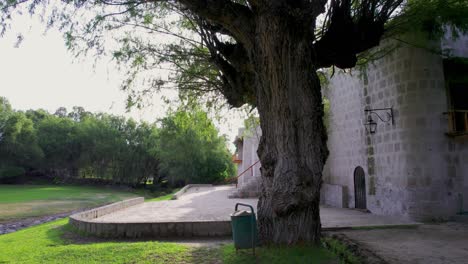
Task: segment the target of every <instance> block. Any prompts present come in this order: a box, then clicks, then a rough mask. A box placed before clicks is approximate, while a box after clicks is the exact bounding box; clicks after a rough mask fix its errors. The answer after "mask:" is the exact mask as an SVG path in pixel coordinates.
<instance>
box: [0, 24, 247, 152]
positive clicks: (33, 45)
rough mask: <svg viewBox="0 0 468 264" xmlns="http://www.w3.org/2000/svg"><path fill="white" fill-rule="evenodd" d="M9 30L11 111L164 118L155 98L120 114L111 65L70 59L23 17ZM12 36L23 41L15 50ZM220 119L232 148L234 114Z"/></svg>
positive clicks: (121, 96) (52, 36) (3, 47)
mask: <svg viewBox="0 0 468 264" xmlns="http://www.w3.org/2000/svg"><path fill="white" fill-rule="evenodd" d="M31 25H32V26H31ZM13 26H14V28H12V30H11V31H10V32H8V33H7V34H6V35H5V36H4V37H3V38H0V96H4V97H6V98H8V100H9V101H10V103H11V104H12V106H13V108H14V109H18V110H27V109H38V108H42V109H45V110H48V111H49V112H51V113H54V112H55V110H56V109H57V108H59V107H61V106H64V107H66V108H67V109H69V110H71V108H72V107H73V106H82V107H84V108H85V109H86V110H87V111H91V112H107V113H112V114H116V115H124V116H126V117H133V118H135V119H137V120H146V121H150V122H151V121H155V120H156V119H157V118H160V117H163V116H164V114H165V111H166V109H165V108H166V107H165V106H164V104H163V103H162V100H161V99H160V96H159V95H156V96H155V97H154V99H153V106H148V107H146V108H145V109H142V110H137V109H135V110H132V112H130V113H126V110H125V99H126V94H125V93H124V92H122V91H120V89H119V87H120V82H121V80H122V78H123V74H119V72H118V71H117V70H116V68H115V67H114V65H113V64H112V63H111V62H109V61H101V62H98V64H97V65H96V67H93V62H92V61H90V60H89V59H88V60H87V61H85V60H83V59H76V58H74V57H73V55H72V54H71V53H70V52H68V51H67V49H66V47H65V44H64V40H63V38H62V35H61V33H59V32H58V31H56V30H53V29H51V30H49V31H48V32H47V33H46V34H45V35H44V34H43V26H41V25H39V23H38V22H35V21H33V20H32V19H31V18H29V17H28V16H25V17H21V18H18V19H15V24H14V25H13ZM18 31H19V32H22V33H23V35H24V41H23V42H22V44H21V45H20V46H19V47H17V48H16V47H14V46H15V45H14V44H15V42H16V32H18ZM162 95H164V96H166V97H170V98H171V97H172V98H174V97H175V95H176V92H175V91H167V90H165V91H163V92H162ZM226 115H228V116H227V117H228V119H230V121H229V122H223V124H222V125H219V124H218V128H219V130H220V132H221V133H222V134H227V135H228V136H229V138H230V141H231V142H232V141H233V140H234V137H235V135H236V133H237V129H238V127H240V126H242V119H241V117H240V115H239V114H238V113H235V112H229V113H226ZM231 148H232V146H231Z"/></svg>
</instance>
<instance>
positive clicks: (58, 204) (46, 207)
mask: <svg viewBox="0 0 468 264" xmlns="http://www.w3.org/2000/svg"><path fill="white" fill-rule="evenodd" d="M137 196H138V195H137V194H135V193H131V192H125V191H117V190H112V189H108V188H97V187H82V186H56V185H0V223H1V222H4V221H9V220H13V219H19V218H25V217H33V216H43V215H50V214H56V213H62V212H69V211H72V210H76V209H81V208H89V207H96V206H99V205H103V204H107V203H112V202H116V201H120V200H124V199H127V198H132V197H137Z"/></svg>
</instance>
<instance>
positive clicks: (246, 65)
mask: <svg viewBox="0 0 468 264" xmlns="http://www.w3.org/2000/svg"><path fill="white" fill-rule="evenodd" d="M197 23H198V26H199V34H200V36H201V37H202V40H203V42H204V43H205V45H206V46H207V48H208V50H209V51H210V54H211V58H210V60H211V62H212V63H213V64H214V65H216V67H217V68H218V69H219V71H220V73H221V76H220V77H221V80H222V81H223V86H222V87H221V93H222V94H223V95H224V96H225V98H226V99H227V101H228V103H229V104H230V105H232V106H234V107H240V106H242V105H244V104H246V103H249V104H252V105H254V104H255V103H254V102H255V98H254V94H255V89H254V88H255V81H254V74H255V73H254V69H253V66H252V64H251V63H250V59H249V57H248V54H247V50H246V49H245V48H244V47H243V45H242V44H240V43H235V44H234V43H228V42H222V41H220V40H219V38H218V37H217V36H216V32H215V31H210V29H212V28H216V26H213V25H211V23H209V22H208V21H206V20H204V19H201V18H197Z"/></svg>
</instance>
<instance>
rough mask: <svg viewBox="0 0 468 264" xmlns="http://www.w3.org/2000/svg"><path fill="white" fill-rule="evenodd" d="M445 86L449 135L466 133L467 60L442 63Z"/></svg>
mask: <svg viewBox="0 0 468 264" xmlns="http://www.w3.org/2000/svg"><path fill="white" fill-rule="evenodd" d="M444 73H445V79H446V84H447V95H448V108H449V109H448V116H449V134H467V133H468V60H466V59H460V58H459V59H450V60H445V61H444Z"/></svg>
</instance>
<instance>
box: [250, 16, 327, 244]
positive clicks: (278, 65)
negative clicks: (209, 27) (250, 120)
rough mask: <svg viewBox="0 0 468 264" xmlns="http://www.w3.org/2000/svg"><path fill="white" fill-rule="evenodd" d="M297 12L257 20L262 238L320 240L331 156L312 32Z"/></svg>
mask: <svg viewBox="0 0 468 264" xmlns="http://www.w3.org/2000/svg"><path fill="white" fill-rule="evenodd" d="M295 23H296V22H295V21H294V20H292V19H291V17H289V18H288V17H287V16H281V15H271V16H270V15H263V16H260V17H259V18H258V20H257V28H256V40H255V50H254V52H253V53H252V55H251V56H252V61H254V64H255V69H256V73H257V93H256V98H257V108H258V111H259V114H260V123H261V128H262V138H261V141H260V146H259V149H258V154H259V157H260V161H261V164H262V168H261V172H262V194H261V196H260V200H259V203H258V208H259V209H258V220H259V235H260V239H261V240H262V241H264V242H268V243H275V244H293V243H297V242H312V243H318V242H319V240H320V228H321V225H320V214H319V202H320V187H321V181H322V169H323V165H324V163H325V160H326V158H327V156H328V150H327V147H326V131H325V128H324V125H323V122H322V116H323V107H322V96H321V91H320V83H319V79H318V77H317V75H316V68H315V66H314V64H315V59H314V58H315V56H314V54H313V46H312V40H313V33H312V30H311V29H310V31H307V29H306V28H307V27H304V26H303V25H296V24H295Z"/></svg>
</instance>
